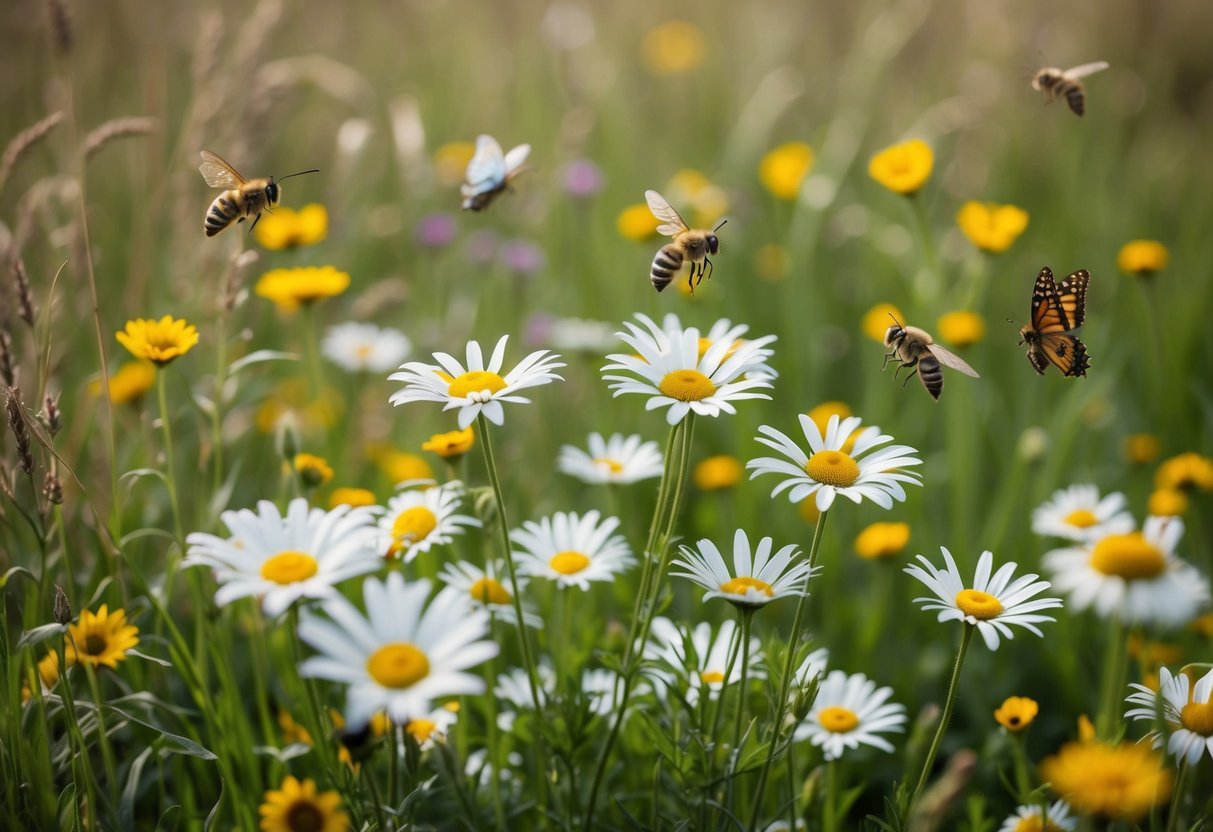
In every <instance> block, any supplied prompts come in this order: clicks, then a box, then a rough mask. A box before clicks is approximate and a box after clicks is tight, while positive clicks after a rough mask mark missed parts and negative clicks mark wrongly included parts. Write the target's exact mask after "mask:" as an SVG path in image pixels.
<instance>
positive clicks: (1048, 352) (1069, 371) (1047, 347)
mask: <svg viewBox="0 0 1213 832" xmlns="http://www.w3.org/2000/svg"><path fill="white" fill-rule="evenodd" d="M1040 352H1041V353H1043V354H1044V357H1045V358H1046V359H1047V360H1048V361H1050V362H1051V363H1052V364H1053V366H1054V367H1056V368H1057V369H1059V370H1061V374H1062V375H1063V376H1072V377H1077V376H1085V375H1086V374H1087V367H1090V366H1091V359H1090V358H1089V357H1088V356H1087V347H1086V344H1084V343H1083V342H1082V341H1079V340H1078V338H1076V337H1075V336H1073V335H1069V334H1067V333H1058V334H1054V335H1042V336H1041V338H1040ZM1032 363H1033V364H1034V365H1035V363H1036V362H1035V361H1033V362H1032ZM1040 372H1044V371H1043V370H1041V371H1040Z"/></svg>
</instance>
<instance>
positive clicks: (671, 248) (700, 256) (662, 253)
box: [644, 191, 728, 294]
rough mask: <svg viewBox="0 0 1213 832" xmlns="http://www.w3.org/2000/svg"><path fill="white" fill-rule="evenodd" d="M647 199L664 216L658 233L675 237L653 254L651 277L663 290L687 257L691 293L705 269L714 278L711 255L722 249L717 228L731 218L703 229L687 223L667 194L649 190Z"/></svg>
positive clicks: (654, 284) (656, 212)
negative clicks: (708, 229)
mask: <svg viewBox="0 0 1213 832" xmlns="http://www.w3.org/2000/svg"><path fill="white" fill-rule="evenodd" d="M644 199H645V201H646V202H648V203H649V210H650V211H652V212H653V216H655V217H656V218H657V219H659V220H661V225H659V226H657V233H659V234H665V235H666V236H667V237H673V238H674V241H673V242H672V243H666V244H665V245H664V246H662V247H661V248H660V249H659V250H658V251H657V255H656V256H655V257H654V258H653V268H652V270H651V271H650V272H649V280H652V281H653V288H654V289H656V290H657V291H658V292H660V291H661V290H662V289H664V288H665V287H666V286H668V285H670V281H671V280H673V279H674V275H675V274H677V272H678V270H679V269H681V268H682V262H683V261H684V260H687V261H690V264H691V274H690V276H689V277H688V278H687V284H688V285H689V286H690V287H691V293H692V294H694V292H695V287H696V286H698V285H699V283H700V281H702V280H703V275H704V272H705V271H706V272H707V275H708V279H709V280H711V279H712V268H713V267H712V261H711V260H709V259H708V255H709V254H715V253H716V252H718V251H720V240H718V239H717V238H716V232H717V231H719V230H720V226H721V225H724V224H725V223H726V222H728V220H721V221H720V225H718V226H716V227H715V228H713V229H712V230H711V231H700V230H698V229H693V228H691V227H690V226H689V225H687V224H686V221H685V220H684V219H683V218H682V217H680V216H678V212H677V211H675V210H674V207H673V206H672V205H670V203H669V202H668V201H666V198H665V197H663V196H662V195H661V194H659V193H657V192H656V191H645V192H644ZM696 275H698V279H696Z"/></svg>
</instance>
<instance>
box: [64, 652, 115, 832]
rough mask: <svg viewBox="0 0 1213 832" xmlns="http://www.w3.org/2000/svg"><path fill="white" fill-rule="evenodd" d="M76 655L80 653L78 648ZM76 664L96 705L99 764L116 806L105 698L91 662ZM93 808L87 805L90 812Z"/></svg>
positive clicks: (112, 759) (113, 760) (112, 758)
mask: <svg viewBox="0 0 1213 832" xmlns="http://www.w3.org/2000/svg"><path fill="white" fill-rule="evenodd" d="M73 644H74V642H73ZM76 655H80V652H79V650H77V652H76ZM77 664H79V665H81V666H83V667H84V676H85V678H86V679H87V680H88V689H89V693H90V694H91V695H92V697H93V702H94V703H95V704H96V705H97V744H98V745H99V746H101V764H102V766H104V767H105V779H106V781H107V785H108V786H109V792H110V800H111V801H112V803H113V805H115V806H116V805H117V804H118V763H117V762H116V761H115V759H114V748H113V746H112V745H110V738H109V733H108V732H107V730H106V727H105V714H104V713H103V711H102V708H103V707H104V706H105V700H104V699H102V698H101V685H100V684H99V683H98V682H97V672H96V670H94V669H93V666H92V664H90V663H89V662H87V661H84V662H77ZM93 808H94V807H92V806H90V807H89V810H90V814H91V813H92V810H93Z"/></svg>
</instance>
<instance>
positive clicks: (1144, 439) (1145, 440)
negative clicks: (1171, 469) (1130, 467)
mask: <svg viewBox="0 0 1213 832" xmlns="http://www.w3.org/2000/svg"><path fill="white" fill-rule="evenodd" d="M1123 450H1124V455H1125V459H1127V460H1128V461H1129V462H1131V463H1133V464H1134V465H1145V464H1146V463H1149V462H1153V461H1154V460H1156V459H1158V455H1159V453H1161V452H1162V443H1161V442H1159V441H1158V437H1157V436H1155V435H1154V434H1152V433H1131V434H1129V435H1128V436H1126V437H1125V441H1124V445H1123Z"/></svg>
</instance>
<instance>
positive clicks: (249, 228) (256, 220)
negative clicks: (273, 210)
mask: <svg viewBox="0 0 1213 832" xmlns="http://www.w3.org/2000/svg"><path fill="white" fill-rule="evenodd" d="M240 222H244V217H241V218H240ZM259 222H261V213H260V212H258V213H257V216H256V217H254V218H253V224H252V225H250V226H249V227H248V233H250V234H252V233H253V229H254V228H256V227H257V223H259Z"/></svg>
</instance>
